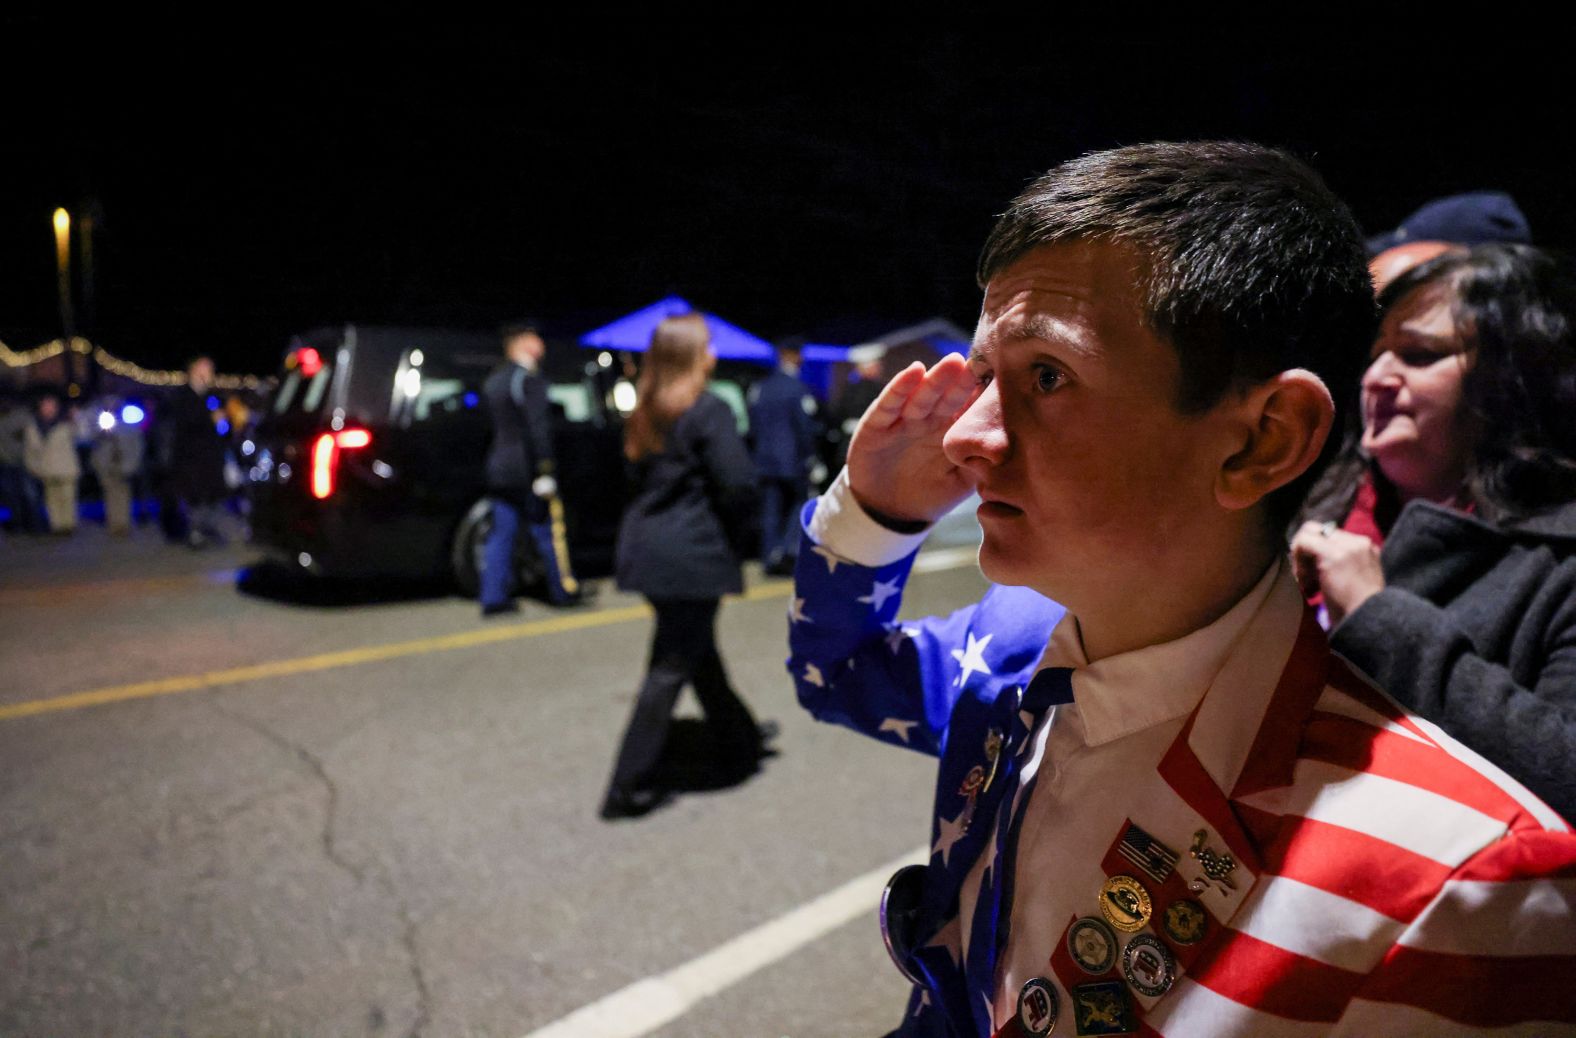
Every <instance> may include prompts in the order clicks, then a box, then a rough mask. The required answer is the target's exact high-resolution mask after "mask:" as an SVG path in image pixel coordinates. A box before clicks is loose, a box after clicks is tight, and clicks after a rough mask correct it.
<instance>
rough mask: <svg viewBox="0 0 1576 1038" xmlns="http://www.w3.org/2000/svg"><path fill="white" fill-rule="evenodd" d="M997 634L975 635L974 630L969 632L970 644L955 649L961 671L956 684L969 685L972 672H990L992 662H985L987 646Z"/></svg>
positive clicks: (953, 652)
mask: <svg viewBox="0 0 1576 1038" xmlns="http://www.w3.org/2000/svg"><path fill="white" fill-rule="evenodd" d="M994 637H995V635H993V634H987V635H986V636H985V637H983V638H976V637H974V632H973V631H969V632H968V639H969V640H968V646H967V647H966V648H962V649H953V650H952V658H953V659H955V660H957V661H958V667H959V668H960V669H959V672H958V676H957V680H956V682H955V684H957V685H958V686H960V687H961V686H963V685H967V684H968V681H969V675H971V674H990V673H991V669H990V664H988V663H986V662H985V646H987V645H989V644H990V640H991V639H992V638H994Z"/></svg>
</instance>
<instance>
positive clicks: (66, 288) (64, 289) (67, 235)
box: [55, 209, 76, 383]
mask: <svg viewBox="0 0 1576 1038" xmlns="http://www.w3.org/2000/svg"><path fill="white" fill-rule="evenodd" d="M55 274H56V279H57V283H58V284H59V286H60V329H61V334H62V335H64V336H65V340H64V341H65V345H66V349H65V352H64V354H63V356H64V357H65V364H66V381H67V382H72V383H74V382H75V381H76V370H75V369H76V363H75V362H74V361H73V360H72V358H71V339H72V337H73V336H74V334H75V333H76V321H75V320H73V318H72V313H71V214H70V213H68V212H66V211H65V210H64V209H56V210H55Z"/></svg>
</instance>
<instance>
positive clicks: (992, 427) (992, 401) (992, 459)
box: [941, 382, 1008, 476]
mask: <svg viewBox="0 0 1576 1038" xmlns="http://www.w3.org/2000/svg"><path fill="white" fill-rule="evenodd" d="M941 450H942V452H943V453H944V454H946V456H947V460H948V461H950V462H952V464H954V465H956V466H958V467H959V468H961V469H966V470H968V471H970V472H972V473H974V474H975V475H976V476H983V475H984V474H985V473H986V472H987V471H989V470H990V469H992V468H994V467H996V466H997V465H1000V464H1001V463H1002V462H1003V461H1004V460H1006V457H1007V450H1008V442H1007V430H1006V426H1005V425H1004V424H1003V422H1002V409H1001V394H1000V393H999V392H997V389H996V383H995V382H991V384H990V385H988V386H986V387H985V389H984V390H983V391H982V392H981V393H980V395H979V396H978V397H977V398H976V399H975V401H974V403H972V404H970V405H969V407H968V410H966V411H964V412H963V413H962V414H961V415H959V416H958V420H957V421H955V422H953V423H952V427H951V428H949V429H948V430H947V432H946V435H945V436H943V437H942V439H941Z"/></svg>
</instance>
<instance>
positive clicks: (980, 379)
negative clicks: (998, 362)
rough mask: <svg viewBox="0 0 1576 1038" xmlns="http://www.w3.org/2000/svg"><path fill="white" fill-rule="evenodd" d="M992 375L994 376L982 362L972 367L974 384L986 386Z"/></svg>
mask: <svg viewBox="0 0 1576 1038" xmlns="http://www.w3.org/2000/svg"><path fill="white" fill-rule="evenodd" d="M994 377H995V376H993V375H992V374H991V370H990V368H987V367H985V366H984V365H983V364H981V365H979V366H978V367H976V368H975V369H974V382H975V384H976V385H980V386H988V385H990V381H991V379H992V378H994Z"/></svg>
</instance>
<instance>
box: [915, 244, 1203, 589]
mask: <svg viewBox="0 0 1576 1038" xmlns="http://www.w3.org/2000/svg"><path fill="white" fill-rule="evenodd" d="M1137 269H1138V261H1137V258H1136V254H1135V253H1133V252H1132V251H1130V250H1129V249H1126V248H1124V247H1121V246H1116V245H1110V244H1099V243H1072V244H1066V245H1054V246H1042V247H1040V248H1038V249H1035V250H1034V251H1032V252H1030V253H1028V254H1027V255H1026V256H1024V257H1023V258H1021V259H1019V260H1018V261H1017V262H1016V263H1014V264H1013V265H1012V266H1010V267H1008V268H1007V269H1006V270H1004V271H1002V272H1001V273H999V274H997V275H996V276H995V277H994V278H992V279H991V281H990V284H989V285H987V286H986V289H985V301H984V306H983V308H982V311H981V314H980V321H979V327H978V329H977V330H976V332H975V335H974V348H973V352H972V354H971V356H970V361H969V363H970V366H971V367H972V368H973V369H974V371H975V374H976V376H978V377H980V378H981V379H983V380H988V384H987V385H986V386H985V388H984V390H983V391H982V392H981V394H980V396H979V398H978V399H977V400H976V401H975V402H974V403H973V404H972V405H971V406H970V407H969V408H968V410H966V411H965V412H964V413H963V415H962V416H961V417H959V418H958V420H957V421H956V422H955V423H954V424H953V426H952V428H951V429H949V430H948V431H947V434H946V437H945V440H944V441H943V449H944V450H945V452H946V454H947V457H948V458H949V459H950V460H951V461H952V462H953V463H954V464H956V465H959V466H960V467H962V468H963V469H964V470H965V471H967V472H968V473H969V474H970V475H971V476H973V477H974V479H975V480H976V483H977V488H978V491H979V494H980V497H981V498H982V499H983V504H982V505H981V506H980V509H979V518H980V525H981V526H982V527H983V528H984V534H985V538H984V543H983V545H982V546H981V549H980V568H981V569H982V570H984V572H985V575H986V576H987V577H989V578H991V579H992V580H994V581H996V582H998V583H1003V584H1020V585H1026V586H1028V587H1032V588H1034V589H1036V590H1038V591H1041V592H1043V593H1045V594H1047V595H1049V596H1051V597H1053V598H1055V599H1057V600H1058V601H1060V602H1062V603H1064V604H1066V605H1067V606H1069V607H1070V608H1071V609H1073V611H1074V612H1075V613H1077V612H1078V611H1079V608H1080V604H1085V605H1093V604H1095V603H1101V604H1106V605H1109V604H1110V603H1112V602H1113V601H1115V602H1120V601H1122V600H1123V596H1131V595H1147V594H1164V593H1165V591H1166V589H1165V587H1163V586H1160V584H1161V583H1163V580H1159V581H1157V580H1156V575H1158V574H1163V573H1164V572H1166V571H1167V570H1168V569H1172V568H1174V567H1167V566H1165V565H1162V564H1161V563H1162V561H1163V560H1164V559H1165V558H1166V557H1167V555H1168V553H1171V552H1176V551H1187V550H1189V548H1188V546H1189V545H1190V544H1198V543H1210V539H1209V538H1203V539H1200V538H1198V537H1196V536H1195V534H1197V533H1198V531H1199V530H1201V529H1202V527H1201V526H1200V524H1204V523H1209V522H1211V521H1213V520H1214V519H1215V518H1217V517H1218V516H1219V515H1220V509H1219V507H1218V505H1216V503H1215V498H1214V480H1215V474H1216V471H1217V469H1218V467H1219V465H1218V462H1219V459H1220V458H1222V457H1225V456H1228V455H1229V454H1230V450H1229V449H1227V445H1228V443H1229V437H1228V433H1229V430H1227V429H1225V428H1224V427H1223V423H1222V422H1221V421H1220V420H1219V418H1218V417H1217V415H1216V412H1215V411H1211V412H1206V413H1205V414H1203V415H1200V416H1197V417H1189V416H1184V415H1182V414H1180V413H1179V412H1178V411H1177V409H1176V404H1175V401H1176V399H1177V395H1178V394H1177V388H1178V379H1179V374H1180V370H1181V367H1180V361H1179V359H1178V357H1177V355H1176V353H1175V351H1174V350H1173V349H1172V348H1171V347H1170V346H1169V345H1167V344H1166V343H1165V342H1163V341H1161V340H1160V339H1159V338H1157V337H1156V336H1155V334H1154V333H1153V332H1152V331H1150V330H1149V329H1148V328H1147V327H1146V326H1145V324H1144V322H1143V316H1142V310H1141V309H1140V304H1139V299H1138V296H1137V290H1136V286H1135V281H1136V277H1135V273H1136V271H1137ZM1218 410H1219V409H1217V411H1218Z"/></svg>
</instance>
